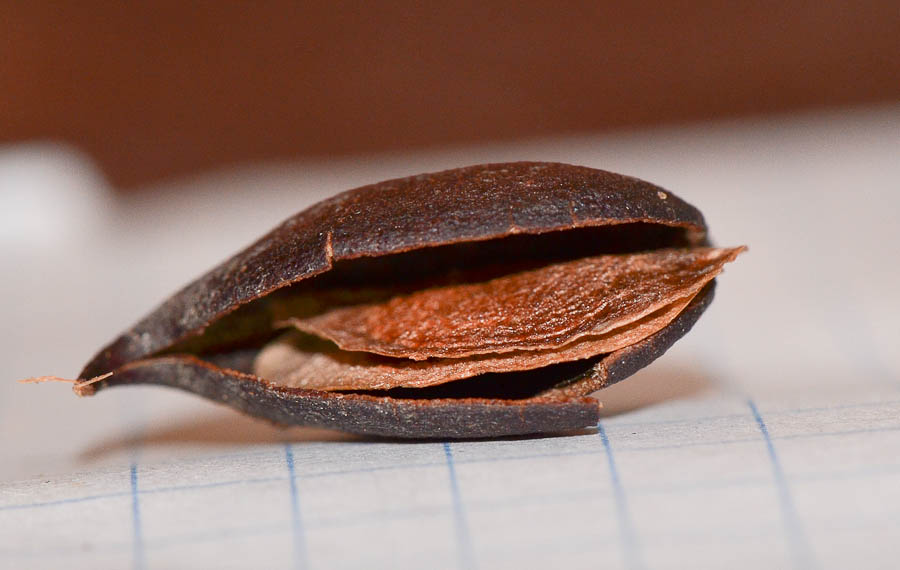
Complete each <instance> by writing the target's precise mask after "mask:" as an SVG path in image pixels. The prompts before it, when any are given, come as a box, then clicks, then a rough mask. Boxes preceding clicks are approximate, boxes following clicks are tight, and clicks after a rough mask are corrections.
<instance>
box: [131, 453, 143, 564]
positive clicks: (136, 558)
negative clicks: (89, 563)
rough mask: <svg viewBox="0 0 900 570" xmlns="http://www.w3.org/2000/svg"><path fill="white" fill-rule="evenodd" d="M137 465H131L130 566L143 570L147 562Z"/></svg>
mask: <svg viewBox="0 0 900 570" xmlns="http://www.w3.org/2000/svg"><path fill="white" fill-rule="evenodd" d="M137 469H138V468H137V463H132V464H131V469H130V473H129V474H130V479H131V527H132V532H133V536H132V566H133V567H134V568H135V569H136V570H144V568H146V567H147V560H146V558H145V557H144V533H143V529H142V526H143V525H142V523H141V500H140V497H139V496H138V495H139V490H138V470H137Z"/></svg>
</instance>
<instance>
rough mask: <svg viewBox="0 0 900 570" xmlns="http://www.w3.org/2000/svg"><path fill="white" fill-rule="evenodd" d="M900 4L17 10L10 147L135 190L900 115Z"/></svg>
mask: <svg viewBox="0 0 900 570" xmlns="http://www.w3.org/2000/svg"><path fill="white" fill-rule="evenodd" d="M898 38H900V8H898V5H897V2H896V1H895V0H894V1H882V2H753V3H749V2H748V3H727V2H711V1H705V0H703V1H698V2H685V3H679V2H633V3H627V6H619V5H613V3H608V4H607V3H578V2H576V3H564V2H553V3H540V4H530V5H521V4H519V3H514V2H510V3H503V2H472V3H469V2H457V3H451V4H448V5H444V4H438V3H434V4H431V3H420V2H410V1H401V2H391V3H384V4H363V3H359V4H356V3H349V2H332V3H328V2H323V3H305V2H267V3H238V2H233V3H232V2H225V3H213V2H210V3H208V4H207V3H185V2H175V1H162V2H153V3H149V2H148V3H140V4H138V3H118V2H108V3H106V2H80V3H78V2H67V3H58V4H57V3H49V2H48V3H42V2H24V1H23V2H7V3H3V4H2V7H0V50H2V52H0V53H2V57H0V96H2V104H0V142H4V143H8V142H14V141H23V140H31V139H54V140H63V141H67V142H70V143H73V144H75V145H77V146H79V147H80V148H82V149H84V150H86V151H87V152H89V153H90V154H92V155H93V156H94V157H95V158H96V159H97V160H98V161H99V162H100V164H101V166H102V167H103V169H104V170H105V172H106V173H107V175H108V176H109V177H110V179H111V181H112V182H113V183H114V184H115V185H117V186H119V187H133V186H135V185H139V184H142V183H146V182H152V181H154V180H159V179H163V178H168V177H172V176H177V175H182V174H186V173H191V172H194V171H199V170H204V169H210V168H216V167H221V166H226V165H230V164H237V163H245V162H249V161H254V160H260V159H286V158H294V157H301V156H320V155H334V154H346V153H354V152H360V151H377V150H397V149H409V148H414V147H416V148H418V147H422V146H436V145H444V144H452V143H464V142H473V141H488V140H489V141H495V140H508V139H512V138H518V137H527V136H539V135H547V134H557V133H577V132H587V131H592V132H593V131H598V130H603V129H613V128H621V127H626V126H633V125H649V124H655V123H672V122H683V121H688V120H696V119H708V118H716V117H727V116H741V115H748V114H758V113H767V112H780V111H786V110H797V109H804V108H818V107H831V106H843V105H850V104H864V103H874V102H886V101H898V100H900V39H898Z"/></svg>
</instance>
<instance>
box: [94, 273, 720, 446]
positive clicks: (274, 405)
mask: <svg viewBox="0 0 900 570" xmlns="http://www.w3.org/2000/svg"><path fill="white" fill-rule="evenodd" d="M714 291H715V282H712V283H710V284H709V285H707V286H706V287H705V288H704V289H703V290H702V291H701V292H700V293H699V294H698V295H697V296H696V297H695V298H694V300H693V301H692V302H691V303H690V304H689V305H688V306H687V308H685V310H684V311H683V312H682V313H681V314H680V315H678V317H676V318H675V320H674V321H672V322H671V323H670V324H669V325H668V326H667V327H665V328H664V329H662V330H661V331H659V332H657V333H655V334H653V335H651V336H649V337H647V338H645V339H644V340H642V341H640V342H638V343H636V344H633V345H631V346H629V347H627V348H623V349H621V350H617V351H616V352H613V353H611V354H608V355H607V356H605V357H603V358H602V359H601V360H599V361H598V362H597V363H596V364H595V365H594V367H593V369H592V371H591V372H589V373H587V374H586V375H585V378H584V379H583V380H582V381H581V382H579V383H575V384H573V385H572V392H574V393H573V394H571V396H569V395H568V393H567V390H566V389H562V390H558V391H556V394H555V395H554V396H553V397H536V398H531V399H527V400H485V399H477V398H467V399H433V400H428V399H425V400H403V399H397V398H389V397H375V396H368V395H361V394H339V393H335V392H322V391H316V390H302V389H299V388H285V387H281V386H278V385H275V384H272V383H270V382H267V381H266V380H263V379H262V378H258V377H256V376H252V375H250V374H244V373H241V372H238V371H236V370H230V369H227V368H219V367H217V366H215V365H213V364H211V363H209V362H204V361H202V360H200V359H198V358H196V357H193V356H162V357H157V358H152V359H148V360H141V361H137V362H132V363H130V364H126V365H125V366H123V367H122V368H121V369H119V370H118V371H117V372H116V373H115V374H114V375H113V376H112V377H110V378H109V379H107V380H103V381H101V382H98V383H97V384H95V385H93V386H92V387H94V388H97V389H99V388H103V387H108V386H118V385H125V384H161V385H167V386H172V387H175V388H181V389H183V390H187V391H190V392H194V393H196V394H199V395H201V396H205V397H206V398H209V399H211V400H216V401H219V402H222V403H225V404H228V405H229V406H231V407H234V408H237V409H239V410H241V411H243V412H245V413H248V414H250V415H254V416H258V417H262V418H266V419H268V420H272V421H276V422H280V423H285V424H294V425H305V426H318V427H326V428H334V429H340V430H343V431H348V432H353V433H361V434H368V435H378V436H386V437H401V438H477V437H501V436H510V435H522V434H533V433H559V432H564V431H570V430H576V429H580V428H585V427H593V426H595V425H597V422H598V420H599V406H598V404H597V402H596V401H595V400H593V399H591V398H584V397H581V396H582V395H584V393H585V391H591V390H594V389H599V388H603V387H606V386H608V385H610V384H613V383H615V382H618V381H619V380H622V379H623V378H625V377H627V376H629V375H631V374H633V373H634V372H635V371H637V370H638V369H640V368H643V367H644V366H646V365H648V364H650V363H651V362H653V361H654V360H656V359H657V358H658V357H660V356H662V354H663V353H664V352H665V351H666V350H668V348H669V347H671V346H672V344H674V343H675V341H676V340H678V339H679V338H681V337H682V336H683V335H684V334H685V333H687V332H688V331H689V330H690V329H691V327H692V326H693V325H694V323H696V322H697V319H698V318H699V317H700V315H701V314H702V313H703V311H704V310H706V308H707V307H708V306H709V303H710V302H711V301H712V298H713V294H714ZM252 357H253V355H252V354H251V355H246V356H245V357H244V358H245V359H247V360H249V359H252Z"/></svg>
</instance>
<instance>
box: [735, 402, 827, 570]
mask: <svg viewBox="0 0 900 570" xmlns="http://www.w3.org/2000/svg"><path fill="white" fill-rule="evenodd" d="M747 405H748V406H749V407H750V412H751V413H752V414H753V419H754V420H756V425H757V427H758V428H759V431H760V433H762V436H763V439H764V440H765V443H766V450H767V451H768V454H769V461H770V463H771V464H772V474H773V476H774V479H775V487H776V489H777V491H778V502H779V505H780V506H781V516H782V518H783V519H784V526H785V530H786V531H787V535H788V536H787V538H788V549H789V551H790V553H791V558H792V560H793V563H794V567H795V568H803V569H806V568H816V567H817V565H816V564H815V559H814V557H813V553H812V548H811V547H810V545H809V542H808V541H807V539H806V534H805V533H804V531H803V526H802V525H801V523H800V517H799V515H798V514H797V509H796V507H795V506H794V499H793V497H792V496H791V490H790V488H789V487H788V482H787V477H786V476H785V473H784V469H782V467H781V461H780V460H779V459H778V453H777V452H776V451H775V445H774V444H773V443H772V438H771V437H770V436H769V428H768V427H767V426H766V422H765V421H763V418H762V415H761V414H760V413H759V409H758V408H757V407H756V403H755V402H754V401H753V400H747Z"/></svg>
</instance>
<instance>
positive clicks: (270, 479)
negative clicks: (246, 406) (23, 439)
mask: <svg viewBox="0 0 900 570" xmlns="http://www.w3.org/2000/svg"><path fill="white" fill-rule="evenodd" d="M617 427H618V426H617ZM895 431H900V425H898V426H885V427H880V428H860V429H853V430H842V431H831V432H815V433H801V434H789V435H782V436H771V435H770V438H771V439H772V440H773V441H775V440H793V439H813V438H820V437H837V436H842V435H854V434H859V433H886V432H895ZM755 441H758V440H757V439H756V438H749V437H748V438H746V439H744V438H734V439H727V440H715V441H701V442H689V443H672V444H669V445H664V446H643V447H630V448H622V449H619V452H620V453H635V452H645V451H660V450H665V449H681V448H687V447H700V446H716V445H729V444H737V443H752V442H755ZM591 455H596V452H595V451H585V450H576V451H559V452H550V453H535V454H525V455H516V456H507V457H489V458H478V459H463V460H458V459H457V460H456V461H455V463H462V464H470V463H472V464H477V463H494V462H499V461H523V460H528V459H540V458H554V457H580V456H585V457H586V456H591ZM443 465H445V464H444V463H416V464H410V465H385V466H377V467H363V468H358V469H341V470H332V471H322V472H320V473H311V474H308V475H304V477H305V478H307V479H311V478H318V477H333V476H339V475H352V474H356V473H366V472H374V471H395V470H406V469H419V468H436V467H441V466H443ZM285 479H286V477H255V478H247V479H230V480H227V481H217V482H213V483H191V484H185V485H176V486H169V487H156V488H149V489H140V490H139V491H138V492H139V494H141V495H147V494H152V493H174V492H180V491H193V490H197V489H210V488H216V487H228V486H232V485H254V484H261V483H272V482H278V481H284V480H285ZM130 495H131V491H120V492H112V493H100V494H97V495H87V496H83V497H71V498H65V499H56V500H52V501H43V502H32V503H19V504H11V505H0V511H13V510H22V509H33V508H42V507H54V506H60V505H66V504H72V503H82V502H87V501H96V500H105V499H114V498H117V497H127V496H130Z"/></svg>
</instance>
